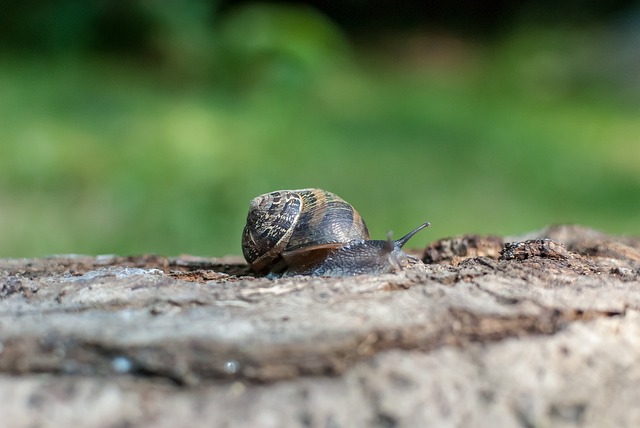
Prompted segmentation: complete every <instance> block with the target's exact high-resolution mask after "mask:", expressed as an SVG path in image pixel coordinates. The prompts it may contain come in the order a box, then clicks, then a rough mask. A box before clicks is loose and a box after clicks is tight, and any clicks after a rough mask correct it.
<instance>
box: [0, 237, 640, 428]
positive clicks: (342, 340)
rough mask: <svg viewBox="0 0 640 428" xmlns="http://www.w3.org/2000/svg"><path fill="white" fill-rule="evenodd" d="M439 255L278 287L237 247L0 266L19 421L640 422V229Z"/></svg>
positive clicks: (496, 243) (12, 422)
mask: <svg viewBox="0 0 640 428" xmlns="http://www.w3.org/2000/svg"><path fill="white" fill-rule="evenodd" d="M417 254H420V251H418V252H417ZM422 257H423V259H424V261H425V264H424V265H420V266H415V267H413V268H411V269H409V270H405V271H403V272H399V273H397V274H389V275H382V276H355V277H350V278H311V277H292V278H286V279H284V278H283V279H278V280H270V279H266V278H254V277H251V276H250V275H249V274H248V271H247V268H246V265H245V264H244V263H243V262H242V260H241V259H239V258H235V257H229V258H225V259H205V258H197V257H188V256H182V257H177V258H167V257H158V256H141V257H127V258H125V257H117V256H99V257H88V256H57V257H49V258H42V259H0V415H2V420H3V421H4V422H6V423H7V426H9V427H14V426H15V427H22V426H25V427H26V426H28V427H40V426H42V427H46V426H91V427H129V426H167V427H175V426H185V423H187V424H188V425H189V426H208V427H211V426H250V427H271V426H273V427H280V426H292V427H297V426H299V427H336V428H337V427H359V426H362V427H369V426H373V427H414V426H416V427H417V426H451V427H486V426H501V427H511V426H513V427H539V426H554V427H583V426H592V427H608V426H611V427H620V426H640V406H639V405H638V403H640V387H638V385H639V384H640V239H639V238H632V237H614V236H609V235H605V234H603V233H600V232H597V231H594V230H590V229H586V228H582V227H578V226H558V227H550V228H547V229H545V230H542V231H539V232H536V233H532V234H529V235H527V236H520V237H505V238H502V237H495V236H478V235H467V236H461V237H456V238H451V239H444V240H440V241H437V242H434V243H432V244H431V245H430V246H429V247H428V248H426V249H425V250H424V253H423V254H422ZM0 425H1V424H0ZM3 426H4V425H3Z"/></svg>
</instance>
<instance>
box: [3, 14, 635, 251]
mask: <svg viewBox="0 0 640 428" xmlns="http://www.w3.org/2000/svg"><path fill="white" fill-rule="evenodd" d="M158 13H160V12H158ZM162 13H166V15H167V16H168V17H171V18H166V22H169V21H171V20H175V27H174V28H180V27H181V24H180V22H182V21H181V20H182V19H187V18H185V17H180V16H176V14H174V13H173V12H172V11H170V10H167V11H164V12H162ZM196 15H198V16H202V15H206V13H205V12H203V13H202V14H196ZM297 18H300V21H298V20H297ZM193 19H195V18H193ZM187 20H188V19H187ZM297 22H304V23H305V24H304V25H302V26H300V27H298V26H297ZM199 28H205V26H204V25H202V26H200V27H199ZM244 30H246V31H244ZM207 31H209V30H207ZM212 31H213V33H215V36H205V35H202V33H200V35H192V36H188V35H185V36H184V37H187V39H188V38H190V37H191V39H190V40H202V41H203V42H202V43H203V44H202V45H201V46H199V47H197V48H194V50H193V51H192V52H191V53H189V52H188V46H189V45H190V42H188V41H183V42H180V41H179V39H180V37H182V35H181V34H182V32H181V31H177V30H176V32H175V34H176V39H172V40H176V42H175V43H176V45H175V46H176V49H175V52H176V55H182V54H184V55H185V56H184V57H183V58H186V59H184V61H182V60H175V61H174V62H173V64H183V65H184V69H183V71H184V73H182V72H177V73H176V71H175V68H171V69H170V70H173V71H170V72H167V69H165V68H162V67H161V68H160V69H155V68H154V67H153V66H148V67H145V66H141V65H140V64H138V65H126V64H124V63H121V62H116V61H113V60H109V59H105V58H101V59H93V60H88V59H87V57H86V56H79V57H71V58H69V57H67V58H65V59H62V58H58V59H55V60H46V61H45V60H31V61H27V60H24V59H21V60H18V59H15V58H11V57H9V58H6V59H5V60H3V61H1V62H0V93H1V94H2V97H0V127H1V129H2V130H3V136H2V144H1V145H0V200H2V201H3V202H2V209H0V256H5V257H6V256H13V257H17V256H36V255H45V254H52V253H69V252H73V253H93V254H95V253H119V254H128V253H145V252H151V253H160V254H179V253H192V254H200V255H217V256H220V255H224V254H227V253H232V254H239V253H240V248H239V242H240V234H241V230H242V226H243V224H244V218H245V215H246V210H247V208H248V202H249V200H250V199H251V198H252V197H254V196H256V195H258V194H260V193H264V192H268V191H271V190H276V189H282V188H301V187H321V188H325V189H327V190H331V191H333V192H335V193H337V194H339V195H341V196H342V197H344V198H345V199H346V200H348V201H350V202H351V203H352V204H353V205H354V206H355V207H356V208H357V209H358V210H359V211H360V213H361V214H362V215H363V217H364V218H365V219H366V220H367V222H368V224H369V226H370V229H371V231H372V234H373V235H374V236H375V237H378V238H382V237H384V236H385V235H386V231H387V230H388V229H392V230H394V231H395V232H396V235H400V234H402V233H404V232H406V231H408V230H409V229H411V228H413V227H414V226H416V225H418V224H420V223H421V222H423V221H424V220H427V219H428V220H430V221H431V222H432V224H433V226H432V228H431V229H430V230H429V231H427V232H425V233H424V234H422V235H419V236H417V237H416V238H414V240H413V242H412V244H413V246H421V245H423V244H424V243H425V242H427V241H429V240H433V239H436V238H440V237H444V236H448V235H452V234H460V233H469V232H474V233H475V232H477V233H500V234H512V233H519V232H523V231H527V230H530V229H535V228H540V227H542V226H545V225H547V224H550V223H556V222H577V223H583V224H586V225H591V226H594V227H598V228H601V229H604V230H606V231H609V232H614V233H615V232H619V233H636V234H637V233H640V223H638V213H639V212H640V198H639V197H638V196H639V195H640V193H639V190H640V169H639V168H638V165H640V150H639V147H640V145H638V141H637V140H638V135H640V122H638V120H637V117H638V107H637V105H634V104H628V103H623V102H620V101H619V98H618V97H617V96H616V94H615V92H610V93H609V94H608V95H606V96H605V95H603V91H602V90H601V88H602V87H603V85H605V84H606V80H603V79H602V76H601V75H598V74H590V73H585V72H584V71H583V70H584V67H583V66H582V65H584V64H590V63H593V62H594V61H596V60H597V55H598V53H599V51H598V50H597V48H598V47H597V46H595V47H593V49H589V47H588V43H589V40H585V39H584V38H581V37H585V36H583V35H582V36H580V37H577V36H576V35H575V34H568V33H563V32H553V33H548V32H541V33H537V35H536V36H535V37H529V36H528V35H531V34H536V33H535V31H536V30H527V31H526V32H523V33H522V34H518V35H515V36H514V37H512V38H509V39H508V40H506V41H505V42H504V43H498V44H496V45H494V46H492V47H479V46H474V45H471V44H465V43H463V42H459V41H455V40H454V41H453V42H455V43H453V45H452V44H451V43H452V41H451V40H448V39H446V38H445V39H433V38H430V37H428V36H421V37H423V38H424V40H423V39H420V38H418V40H417V42H416V44H415V45H411V44H410V43H404V42H405V41H403V43H401V44H400V46H394V47H391V48H389V49H388V50H386V51H385V50H384V49H378V50H376V51H374V52H373V54H372V52H371V51H367V52H357V51H355V52H352V53H349V52H348V49H347V43H346V42H345V41H344V39H343V38H341V36H340V34H339V32H338V31H337V30H336V29H335V28H334V27H333V26H331V25H330V24H329V23H328V22H327V21H326V20H325V19H324V18H323V17H321V16H319V15H316V14H314V13H311V12H309V11H307V10H302V11H300V12H299V15H296V14H295V13H294V11H293V10H290V9H281V8H273V9H271V8H266V9H265V8H264V7H263V6H254V7H248V8H246V9H242V10H238V11H236V12H235V13H229V14H228V15H226V16H225V20H224V21H221V22H220V25H219V26H218V27H217V28H215V29H214V30H212ZM169 33H171V32H169ZM243 36H245V37H243ZM187 39H185V40H187ZM550 40H553V41H554V42H553V43H551V42H550ZM168 45H171V44H166V43H165V44H163V46H168ZM425 45H429V46H431V45H435V46H444V47H446V48H448V49H444V50H438V49H434V50H429V49H426V48H424V46H425ZM412 46H413V47H412ZM452 46H454V47H455V46H457V47H458V48H456V49H453V48H452ZM185 52H186V54H185ZM207 52H210V53H209V54H207ZM201 57H202V58H206V61H205V60H203V61H205V63H206V64H208V65H206V66H204V68H202V69H199V68H198V67H200V65H199V64H200V60H198V58H201ZM74 58H77V59H74ZM391 58H394V59H393V60H391ZM193 64H196V65H193ZM193 67H196V69H195V72H193V73H192V71H193V70H194V68H193ZM178 68H180V67H178ZM176 75H180V76H182V80H179V81H177V80H176V79H175V76H176ZM194 75H195V76H197V78H192V79H187V78H186V77H185V76H194ZM410 246H411V245H410Z"/></svg>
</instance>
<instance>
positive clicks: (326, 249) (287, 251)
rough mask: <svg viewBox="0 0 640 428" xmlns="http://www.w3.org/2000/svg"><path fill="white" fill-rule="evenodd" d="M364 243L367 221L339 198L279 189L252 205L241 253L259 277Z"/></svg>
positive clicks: (311, 262)
mask: <svg viewBox="0 0 640 428" xmlns="http://www.w3.org/2000/svg"><path fill="white" fill-rule="evenodd" d="M364 240H369V230H368V229H367V226H366V224H365V222H364V220H363V219H362V217H361V216H360V214H358V212H357V211H356V210H355V209H353V207H352V206H351V205H349V204H348V203H347V202H345V201H344V200H343V199H341V198H340V197H338V196H336V195H334V194H333V193H331V192H327V191H325V190H321V189H300V190H280V191H276V192H271V193H267V194H264V195H261V196H258V197H256V198H254V199H253V200H252V201H251V206H250V209H249V214H248V215H247V224H246V226H245V228H244V231H243V233H242V252H243V254H244V257H245V259H246V260H247V262H248V263H249V266H250V267H251V269H252V270H253V271H254V272H256V273H261V274H263V273H267V272H274V273H278V272H282V271H284V270H286V269H287V268H288V267H289V266H292V265H295V266H296V267H297V268H303V267H304V266H305V265H308V266H311V265H313V264H315V263H316V261H317V260H320V259H322V258H324V257H326V255H327V254H328V253H330V252H331V251H332V250H334V249H335V248H338V247H341V246H344V245H345V244H349V243H353V242H360V241H364Z"/></svg>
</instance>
